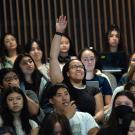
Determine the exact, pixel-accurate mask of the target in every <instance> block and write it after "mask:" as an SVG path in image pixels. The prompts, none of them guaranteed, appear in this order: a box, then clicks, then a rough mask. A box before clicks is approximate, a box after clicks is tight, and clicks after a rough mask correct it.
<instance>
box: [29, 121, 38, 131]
mask: <svg viewBox="0 0 135 135" xmlns="http://www.w3.org/2000/svg"><path fill="white" fill-rule="evenodd" d="M29 123H30V125H31V128H32V129H34V128H37V127H39V126H38V124H37V123H36V122H35V121H34V120H29Z"/></svg>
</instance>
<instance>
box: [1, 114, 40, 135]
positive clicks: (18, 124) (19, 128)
mask: <svg viewBox="0 0 135 135" xmlns="http://www.w3.org/2000/svg"><path fill="white" fill-rule="evenodd" d="M29 123H30V125H31V128H32V129H34V128H37V127H38V124H37V123H36V122H35V121H33V120H29ZM13 124H14V126H15V130H16V134H17V135H26V134H25V132H24V131H23V130H22V125H21V122H20V120H19V119H15V120H14V122H13ZM2 126H3V120H2V118H1V116H0V127H2Z"/></svg>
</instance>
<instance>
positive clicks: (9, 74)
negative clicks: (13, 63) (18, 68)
mask: <svg viewBox="0 0 135 135" xmlns="http://www.w3.org/2000/svg"><path fill="white" fill-rule="evenodd" d="M10 76H11V77H12V76H17V74H16V73H15V72H12V71H11V72H8V73H6V74H5V76H4V78H5V77H10Z"/></svg>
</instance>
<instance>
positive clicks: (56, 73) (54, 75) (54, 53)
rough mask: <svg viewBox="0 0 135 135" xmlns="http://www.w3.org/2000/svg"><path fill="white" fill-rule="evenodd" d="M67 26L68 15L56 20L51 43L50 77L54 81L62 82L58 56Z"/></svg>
mask: <svg viewBox="0 0 135 135" xmlns="http://www.w3.org/2000/svg"><path fill="white" fill-rule="evenodd" d="M66 27H67V19H66V16H60V17H59V19H57V22H56V33H55V35H54V38H53V40H52V43H51V50H50V79H51V82H52V83H57V82H62V81H63V75H62V71H61V69H60V66H59V61H58V56H59V52H60V41H61V37H62V33H63V32H64V31H65V29H66Z"/></svg>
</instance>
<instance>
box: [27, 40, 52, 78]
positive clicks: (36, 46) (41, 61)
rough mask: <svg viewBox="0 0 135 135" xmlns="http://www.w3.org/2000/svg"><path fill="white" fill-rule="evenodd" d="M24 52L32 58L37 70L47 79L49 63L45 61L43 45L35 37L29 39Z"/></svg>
mask: <svg viewBox="0 0 135 135" xmlns="http://www.w3.org/2000/svg"><path fill="white" fill-rule="evenodd" d="M25 52H26V53H28V54H30V56H31V57H32V58H33V60H34V62H35V64H36V66H37V68H38V70H39V71H40V72H41V73H42V74H43V75H44V76H45V77H46V78H48V79H50V76H49V65H48V63H46V62H45V54H44V47H43V45H42V44H41V42H40V41H39V40H37V39H33V40H30V41H29V42H28V43H27V45H26V46H25Z"/></svg>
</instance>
